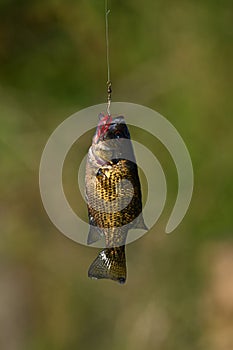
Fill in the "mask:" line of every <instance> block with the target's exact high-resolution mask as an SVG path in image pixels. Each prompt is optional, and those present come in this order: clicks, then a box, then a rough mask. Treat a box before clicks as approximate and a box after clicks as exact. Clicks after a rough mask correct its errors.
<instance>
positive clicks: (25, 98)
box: [0, 0, 233, 350]
mask: <svg viewBox="0 0 233 350" xmlns="http://www.w3.org/2000/svg"><path fill="white" fill-rule="evenodd" d="M110 6H111V13H110V17H109V19H110V59H111V71H112V81H113V101H124V102H133V103H138V104H142V105H145V106H148V107H150V108H152V109H155V110H156V111H158V112H159V113H161V114H162V115H164V116H165V117H166V118H167V119H168V120H170V121H171V122H172V123H173V125H174V126H175V127H176V128H177V130H178V131H179V132H180V134H181V135H182V137H183V139H184V141H185V143H186V145H187V147H188V149H189V151H190V154H191V158H192V161H193V166H194V175H195V187H194V194H193V199H192V202H191V206H190V208H189V211H188V213H187V215H186V217H185V218H184V220H183V222H182V223H181V225H180V226H179V227H178V228H177V229H176V230H175V232H173V233H172V234H171V235H165V233H164V228H165V225H166V220H167V218H168V216H169V214H170V212H171V209H172V206H173V205H174V201H175V197H176V192H177V176H176V169H175V166H174V164H173V162H172V160H171V158H170V157H169V154H167V152H166V151H165V150H164V149H163V147H161V145H160V144H159V143H155V144H154V146H153V147H154V152H155V153H156V154H157V155H158V159H159V160H160V161H161V164H162V165H163V166H164V171H165V173H166V176H167V182H168V193H169V195H168V200H167V202H166V209H165V210H164V212H163V214H162V216H161V218H160V219H159V221H158V223H157V224H156V226H155V227H154V228H153V230H151V232H150V233H148V234H147V235H145V236H143V238H142V239H140V240H138V241H136V242H134V243H133V244H130V245H128V246H127V265H128V279H127V283H126V285H124V286H121V285H118V284H116V283H114V282H112V281H105V280H102V281H93V280H90V279H88V277H87V270H88V267H89V265H90V263H91V262H92V261H93V259H94V258H95V257H96V255H97V252H98V251H97V250H96V249H93V248H88V247H85V246H81V245H78V244H76V243H74V242H72V241H71V240H69V239H68V238H66V237H65V236H63V235H62V234H61V233H60V232H59V231H58V230H57V229H56V228H55V227H54V226H53V224H52V223H51V222H50V221H49V218H48V217H47V215H46V212H45V210H44V208H43V205H42V202H41V199H40V194H39V184H38V169H39V163H40V157H41V153H42V151H43V148H44V146H45V143H46V141H47V139H48V137H49V136H50V134H51V133H52V132H53V130H54V129H55V128H56V127H57V126H58V125H59V124H60V123H61V122H62V121H63V120H64V119H66V118H67V117H68V116H70V115H71V114H72V113H75V112H76V111H78V110H80V109H82V108H85V107H88V106H91V105H94V104H98V103H103V102H105V101H106V52H105V22H104V21H105V19H104V0H101V1H100V0H85V1H84V0H77V1H72V0H67V1H61V0H46V1H43V0H40V1H38V0H30V1H29V0H22V1H16V0H1V1H0V161H1V166H0V194H1V204H0V224H1V233H0V349H2V350H41V349H45V350H66V349H69V350H76V349H87V350H89V349H95V350H99V349H106V348H108V349H111V350H116V349H121V350H147V349H158V350H187V349H188V350H197V349H198V350H202V349H203V350H208V349H211V350H215V349H216V350H222V349H224V350H230V349H232V348H233V345H232V346H231V345H230V344H233V339H232V334H231V333H232V332H230V334H228V335H226V332H227V328H225V326H224V324H225V323H224V322H225V321H224V320H225V318H224V317H226V313H224V312H223V313H221V310H222V309H221V307H222V308H224V307H225V308H226V310H229V309H230V308H231V309H230V310H231V312H233V306H232V303H230V299H231V298H232V295H233V294H231V293H230V292H229V293H228V294H227V291H228V290H229V291H232V292H233V281H232V278H231V277H230V276H231V275H232V267H233V264H232V263H231V258H230V257H231V256H233V225H232V212H233V204H232V197H233V185H232V180H233V162H232V150H233V136H232V124H233V123H232V112H233V104H232V79H231V74H232V61H233V57H232V46H231V45H230V43H231V44H232V39H233V27H232V23H233V18H232V17H233V16H232V13H233V11H232V10H233V6H232V2H231V1H227V0H223V1H221V2H220V1H215V0H211V1H210V0H203V1H200V0H186V1H184V0H176V1H162V0H157V1H154V0H148V1H144V2H142V1H139V0H128V1H122V0H117V1H116V0H115V1H114V0H112V1H111V2H110ZM142 141H143V140H142ZM89 142H90V138H88V139H87V140H86V141H85V140H84V141H83V144H82V150H80V154H81V153H82V154H83V153H84V154H85V152H87V149H88V147H89ZM80 154H79V149H78V148H76V151H75V152H73V154H72V156H70V160H69V162H67V171H66V176H64V181H65V187H66V191H67V193H68V194H69V195H70V197H71V199H70V200H71V202H72V203H73V205H74V207H75V206H76V207H78V206H79V203H78V201H77V200H76V199H75V195H74V194H73V193H74V191H73V188H74V186H76V183H75V175H76V170H77V169H76V164H75V162H76V157H77V158H78V157H79V156H80ZM221 252H222V253H221ZM226 256H229V259H228V260H227V259H226ZM216 259H220V260H216ZM221 259H225V260H224V261H226V263H224V264H223V265H221V261H222V260H221ZM215 266H217V267H216V269H217V270H215ZM219 266H220V267H219ZM221 266H224V271H225V273H226V271H228V274H227V275H226V278H225V279H224V280H221V283H220V282H218V281H219V280H218V279H217V278H215V277H216V276H225V275H223V274H222V273H219V275H218V274H217V272H216V273H215V271H220V270H219V269H220V268H221ZM221 271H222V270H221ZM221 278H223V277H221ZM226 280H227V281H228V282H227V283H226V288H225V287H224V293H225V294H224V297H223V299H219V297H218V295H219V294H216V295H217V296H215V294H213V293H215V292H216V293H217V292H218V291H219V288H220V287H221V286H222V285H223V284H224V283H225V282H226ZM229 281H231V282H232V283H230V282H229ZM211 286H216V290H215V289H214V288H212V287H211ZM224 286H225V284H224ZM227 286H228V287H227ZM227 288H228V289H227ZM231 288H232V289H231ZM228 295H229V296H230V297H228ZM219 300H223V301H222V303H220V306H219V307H217V306H218V305H219V304H218V302H219ZM224 303H225V304H224ZM224 305H225V306H224ZM227 305H230V306H227ZM224 310H225V309H224ZM219 315H222V316H221V317H219ZM231 315H232V314H231ZM212 316H213V317H212ZM227 317H228V316H227ZM212 319H218V320H219V319H221V322H222V323H221V324H219V325H218V324H217V325H216V324H215V323H213V320H212ZM229 320H230V321H229ZM229 322H231V323H230V325H231V329H232V327H233V324H232V317H231V318H229V319H228V322H227V324H228V327H229ZM219 330H222V333H220V335H219V338H218V336H217V334H218V332H219ZM223 330H224V331H223ZM225 330H226V332H225ZM224 332H225V333H224ZM227 337H231V338H229V342H228V343H226V344H227V345H226V346H225V345H222V343H223V342H226V339H227ZM219 339H220V340H219ZM231 341H232V343H231ZM224 344H225V343H224ZM224 346H225V347H224Z"/></svg>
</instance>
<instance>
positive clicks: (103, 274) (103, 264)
mask: <svg viewBox="0 0 233 350" xmlns="http://www.w3.org/2000/svg"><path fill="white" fill-rule="evenodd" d="M88 277H90V278H94V279H101V278H107V279H111V280H114V281H117V282H119V283H121V284H123V283H125V281H126V259H125V246H121V247H115V248H105V249H103V250H102V251H101V252H100V253H99V255H98V256H97V258H96V259H95V260H94V261H93V263H92V264H91V266H90V267H89V270H88Z"/></svg>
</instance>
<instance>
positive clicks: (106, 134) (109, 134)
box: [94, 114, 130, 143]
mask: <svg viewBox="0 0 233 350" xmlns="http://www.w3.org/2000/svg"><path fill="white" fill-rule="evenodd" d="M99 120H100V121H99V124H98V126H97V129H96V134H95V137H94V142H95V143H99V142H100V141H106V140H113V139H114V140H116V139H121V138H124V139H130V134H129V130H128V127H127V125H126V123H125V120H124V117H123V116H118V117H115V118H113V117H112V116H109V115H104V114H100V115H99Z"/></svg>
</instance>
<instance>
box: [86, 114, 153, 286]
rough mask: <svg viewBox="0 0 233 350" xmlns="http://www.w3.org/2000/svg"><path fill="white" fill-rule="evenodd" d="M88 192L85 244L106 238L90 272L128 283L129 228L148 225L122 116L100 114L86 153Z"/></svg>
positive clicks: (95, 277) (95, 275) (139, 227)
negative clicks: (126, 251)
mask: <svg viewBox="0 0 233 350" xmlns="http://www.w3.org/2000/svg"><path fill="white" fill-rule="evenodd" d="M85 196H86V202H87V209H88V219H89V226H90V229H89V233H88V238H87V244H88V245H90V244H93V243H94V242H97V241H99V240H100V239H104V242H105V248H104V249H103V250H102V251H100V253H99V254H98V256H97V258H96V259H95V260H94V261H93V263H92V264H91V265H90V267H89V270H88V276H89V277H90V278H93V279H103V278H104V279H111V280H113V281H116V282H119V283H120V284H124V283H125V282H126V276H127V271H126V254H125V244H126V239H127V234H128V231H129V230H130V229H132V228H138V229H144V230H147V226H146V225H145V222H144V219H143V215H142V193H141V185H140V179H139V175H138V167H137V164H136V159H135V155H134V150H133V146H132V142H131V138H130V133H129V129H128V127H127V124H126V122H125V119H124V117H123V116H115V117H112V116H111V115H104V114H103V113H101V114H100V115H99V123H98V125H97V128H96V132H95V135H94V137H93V139H92V144H91V146H90V148H89V150H88V154H87V161H86V175H85Z"/></svg>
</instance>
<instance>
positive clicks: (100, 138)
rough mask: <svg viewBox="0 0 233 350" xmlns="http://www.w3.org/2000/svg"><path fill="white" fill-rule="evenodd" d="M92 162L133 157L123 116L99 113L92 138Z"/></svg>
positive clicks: (100, 162) (99, 162)
mask: <svg viewBox="0 0 233 350" xmlns="http://www.w3.org/2000/svg"><path fill="white" fill-rule="evenodd" d="M91 155H92V158H93V162H95V163H96V164H98V165H102V164H104V163H106V162H110V161H111V160H112V159H119V158H125V157H126V158H127V157H130V159H131V158H133V159H134V156H133V150H132V146H131V141H130V133H129V130H128V127H127V124H126V123H125V120H124V117H123V116H117V117H112V116H111V115H104V114H100V115H99V123H98V125H97V128H96V133H95V135H94V137H93V140H92V146H91Z"/></svg>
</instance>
